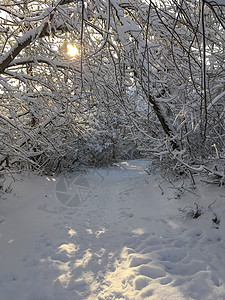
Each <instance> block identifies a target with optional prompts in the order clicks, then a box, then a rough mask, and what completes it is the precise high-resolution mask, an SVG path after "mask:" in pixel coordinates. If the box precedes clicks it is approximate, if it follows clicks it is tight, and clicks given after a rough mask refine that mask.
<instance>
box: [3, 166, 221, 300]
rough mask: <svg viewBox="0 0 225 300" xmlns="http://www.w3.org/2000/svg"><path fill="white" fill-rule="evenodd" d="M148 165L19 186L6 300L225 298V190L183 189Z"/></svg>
mask: <svg viewBox="0 0 225 300" xmlns="http://www.w3.org/2000/svg"><path fill="white" fill-rule="evenodd" d="M147 164H148V162H147V161H144V160H139V161H128V162H123V163H120V164H118V165H117V166H115V167H114V168H110V169H100V170H97V171H96V170H90V171H89V172H88V173H87V174H84V175H81V176H80V177H79V176H78V174H67V175H66V177H63V176H60V177H58V178H54V177H47V176H43V177H36V176H30V177H29V178H24V179H21V181H20V182H16V183H14V184H13V191H12V192H11V194H8V195H6V196H5V197H4V199H1V200H0V215H1V216H0V299H1V300H14V299H16V300H28V299H30V300H67V299H68V300H70V299H71V300H80V299H87V300H95V299H101V300H103V299H104V300H109V299H116V300H117V299H127V300H133V299H134V300H139V299H152V300H164V299H166V300H170V299H171V300H177V299H197V300H200V299H204V300H216V299H219V300H220V299H225V230H224V229H225V190H224V187H217V186H212V185H208V184H205V183H203V182H201V181H200V178H196V181H197V182H198V188H197V189H195V190H192V189H191V188H190V182H189V181H187V182H185V183H181V182H179V181H177V182H176V181H175V182H173V183H174V184H175V185H176V186H177V187H181V186H183V187H182V188H181V189H180V192H179V191H178V190H177V189H173V188H171V187H172V186H171V184H169V183H168V182H166V181H165V180H164V179H162V178H161V177H160V176H156V175H155V174H150V175H148V174H147V173H146V172H145V171H144V169H145V167H146V165H147ZM78 177H79V178H78ZM78 179H79V180H80V183H79V180H78ZM88 191H89V194H88V197H87V192H88ZM72 194H73V195H75V196H74V198H70V195H72ZM179 194H180V195H179ZM179 196H180V197H179ZM80 200H81V202H82V203H81V204H80V203H78V202H79V201H80ZM62 202H64V203H66V204H62ZM194 203H197V204H198V206H199V208H200V209H201V212H202V214H201V216H199V217H198V218H196V219H192V218H191V217H187V214H188V212H191V209H193V210H194V209H195V208H196V205H195V204H194ZM68 205H72V206H73V207H68ZM178 208H181V209H184V211H183V212H182V211H179V210H178ZM194 213H196V211H194ZM213 219H214V222H213V221H212V220H213Z"/></svg>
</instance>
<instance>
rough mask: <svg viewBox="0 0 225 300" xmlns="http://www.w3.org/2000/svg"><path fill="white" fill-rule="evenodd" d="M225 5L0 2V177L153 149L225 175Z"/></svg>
mask: <svg viewBox="0 0 225 300" xmlns="http://www.w3.org/2000/svg"><path fill="white" fill-rule="evenodd" d="M224 4H225V2H224V1H223V0H216V1H210V0H203V1H195V0H188V1H182V0H163V1H156V0H155V1H151V0H146V1H145V0H108V1H103V0H87V1H86V0H61V1H41V0H39V1H33V0H24V1H19V0H9V1H8V0H7V1H5V0H3V1H1V5H0V33H1V35H0V40H1V43H0V47H1V49H0V51H1V56H0V172H1V176H4V174H9V173H10V172H14V171H15V172H18V171H23V170H28V171H35V172H37V173H45V174H55V173H59V172H61V171H63V170H65V169H71V168H74V167H75V168H76V167H77V166H81V165H88V166H103V165H106V164H110V163H112V162H115V161H119V160H121V159H132V158H139V157H142V158H143V157H152V158H154V159H155V160H156V161H158V162H159V163H160V164H162V165H163V167H165V166H168V167H169V168H173V170H177V171H178V172H181V173H188V174H189V173H191V172H202V171H205V172H207V173H208V174H211V175H213V178H214V179H213V180H215V181H216V182H220V183H221V182H222V183H224V175H225V174H224V160H225V138H224V137H225V123H224V120H225V102H224V99H225V51H224V48H225V35H224V29H225V23H224V20H225V16H224V13H225V8H224ZM69 49H70V51H69ZM71 49H74V52H73V50H71Z"/></svg>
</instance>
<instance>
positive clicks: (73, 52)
mask: <svg viewBox="0 0 225 300" xmlns="http://www.w3.org/2000/svg"><path fill="white" fill-rule="evenodd" d="M67 54H68V55H69V56H71V57H74V56H77V55H78V54H79V51H78V49H77V47H76V46H75V45H72V44H68V45H67Z"/></svg>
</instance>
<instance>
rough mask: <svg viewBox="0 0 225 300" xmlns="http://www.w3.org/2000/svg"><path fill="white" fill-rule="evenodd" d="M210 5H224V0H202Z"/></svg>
mask: <svg viewBox="0 0 225 300" xmlns="http://www.w3.org/2000/svg"><path fill="white" fill-rule="evenodd" d="M204 1H205V2H206V3H209V4H210V5H212V6H225V0H204Z"/></svg>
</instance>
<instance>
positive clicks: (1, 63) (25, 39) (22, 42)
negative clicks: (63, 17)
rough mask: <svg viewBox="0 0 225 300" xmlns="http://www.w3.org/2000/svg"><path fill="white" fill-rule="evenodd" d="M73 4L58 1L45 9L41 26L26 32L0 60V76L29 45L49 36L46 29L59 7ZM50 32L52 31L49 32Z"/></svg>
mask: <svg viewBox="0 0 225 300" xmlns="http://www.w3.org/2000/svg"><path fill="white" fill-rule="evenodd" d="M70 2H73V1H72V0H68V1H66V0H60V1H58V2H57V3H56V4H55V5H54V6H53V7H50V8H49V7H48V8H47V9H46V11H45V12H46V17H45V20H44V22H43V24H42V25H40V26H38V27H36V28H32V29H31V30H29V31H28V32H26V33H25V34H24V35H23V36H22V37H21V38H19V40H18V41H17V42H16V44H15V45H14V46H12V48H11V49H10V50H9V51H8V52H7V53H6V54H5V55H4V56H3V57H2V58H1V59H0V74H2V73H4V71H5V69H6V68H8V66H9V65H10V63H11V62H12V61H13V60H14V59H15V58H16V57H17V56H18V54H19V53H20V52H21V51H22V50H23V49H24V48H26V47H27V46H28V45H30V44H31V43H32V42H33V41H35V40H36V39H37V38H42V37H44V36H46V35H49V32H48V27H49V24H50V23H51V21H52V18H53V17H54V13H55V12H56V10H57V7H58V6H59V5H64V4H68V3H70ZM55 30H56V29H55ZM51 31H52V30H51Z"/></svg>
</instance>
